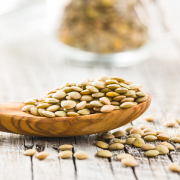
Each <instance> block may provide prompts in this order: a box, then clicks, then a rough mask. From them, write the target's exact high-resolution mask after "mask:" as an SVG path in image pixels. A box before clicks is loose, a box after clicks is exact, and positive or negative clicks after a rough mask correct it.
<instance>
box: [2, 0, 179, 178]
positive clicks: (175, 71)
mask: <svg viewBox="0 0 180 180" xmlns="http://www.w3.org/2000/svg"><path fill="white" fill-rule="evenodd" d="M34 8H37V10H38V11H34V12H35V13H34V14H32V13H30V12H29V11H28V10H27V9H22V10H20V11H18V12H16V13H14V14H13V15H12V14H7V15H4V16H3V17H1V18H0V27H1V28H0V98H1V102H12V101H23V100H26V99H28V98H30V97H39V96H41V94H42V93H44V92H46V91H48V90H50V89H52V88H54V87H58V86H60V85H62V84H64V83H65V82H69V81H77V80H80V79H82V77H83V78H89V77H90V78H97V77H99V76H101V75H110V76H113V75H117V76H121V77H124V78H126V79H128V80H131V81H133V82H134V83H139V84H142V85H143V87H144V89H145V90H146V91H147V92H149V93H150V94H151V95H152V105H151V107H150V108H149V110H148V111H147V112H146V114H152V115H154V116H156V118H157V120H156V122H155V123H146V122H144V120H143V118H142V117H140V118H139V119H137V120H135V121H134V122H133V123H132V125H133V126H139V125H141V124H142V123H144V124H148V125H149V126H151V127H153V128H155V129H156V130H162V129H165V130H166V131H168V132H169V133H170V134H171V135H172V134H173V133H174V132H176V131H178V128H179V126H178V125H177V126H176V127H175V128H164V127H163V126H162V124H163V122H165V121H167V120H171V119H173V118H174V117H176V116H180V52H179V46H178V43H177V41H167V42H163V43H162V44H157V45H156V47H155V48H154V53H153V55H152V57H151V59H150V60H149V61H146V62H144V63H142V64H139V65H137V66H133V67H129V68H115V67H102V66H99V67H97V66H95V67H86V68H84V67H76V66H74V65H73V66H72V65H71V64H68V63H67V62H66V63H65V62H64V61H63V59H64V57H63V56H62V52H61V50H60V48H59V46H58V43H57V42H54V40H53V38H52V37H51V36H49V35H47V34H44V33H43V31H42V25H43V27H44V25H45V18H44V12H45V10H44V9H43V8H44V3H43V1H39V3H37V4H36V7H34ZM23 13H24V14H26V16H23ZM12 19H14V21H12ZM127 126H129V125H127ZM127 126H126V127H127ZM121 129H125V127H122V128H121ZM95 141H96V135H90V136H81V137H70V138H40V137H30V136H23V135H16V134H8V133H3V132H1V133H0V179H3V180H14V179H16V180H24V179H26V180H42V179H43V180H58V179H62V180H86V179H87V180H115V179H121V180H123V179H124V180H145V179H148V180H154V179H158V180H161V179H162V180H169V179H172V180H179V179H180V176H179V174H178V173H173V172H170V171H169V170H168V169H167V164H168V163H170V162H177V163H180V150H175V151H174V152H170V153H169V154H167V155H159V156H158V157H156V158H147V157H146V156H145V154H144V151H142V150H141V149H140V148H134V147H133V146H130V145H125V148H124V149H123V150H121V151H114V152H113V157H112V158H108V159H106V158H99V157H97V156H96V153H97V151H98V150H100V149H99V148H97V147H96V146H94V145H93V144H94V142H95ZM65 143H68V144H72V145H73V146H74V148H73V152H76V151H78V150H83V151H86V152H88V153H89V154H90V156H89V158H88V159H87V160H84V161H82V160H76V159H73V158H70V159H65V160H63V159H59V158H58V151H59V149H58V147H59V145H61V144H65ZM153 144H160V141H156V142H153ZM175 146H176V147H177V146H178V144H175ZM28 148H35V149H37V150H38V151H43V150H45V151H47V152H49V153H50V156H49V157H48V158H47V159H45V160H43V161H39V160H38V159H36V158H35V157H32V158H31V157H26V156H23V151H24V150H26V149H28ZM122 152H128V153H130V154H132V155H134V156H135V158H136V159H137V160H138V162H139V165H138V166H137V167H135V168H130V167H125V166H123V165H122V164H121V163H120V161H118V160H117V159H116V155H117V154H118V153H122Z"/></svg>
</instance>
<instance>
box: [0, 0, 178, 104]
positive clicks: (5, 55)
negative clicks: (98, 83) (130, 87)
mask: <svg viewBox="0 0 180 180" xmlns="http://www.w3.org/2000/svg"><path fill="white" fill-rule="evenodd" d="M84 2H85V3H84ZM179 7H180V1H176V0H171V1H164V0H141V1H140V0H137V1H136V0H129V1H125V0H99V1H97V0H96V1H94V0H92V1H90V0H87V1H84V0H76V1H75V0H71V1H67V0H59V1H58V0H6V1H2V0H0V73H1V76H0V94H1V97H2V98H1V101H2V102H7V101H23V100H24V99H28V98H30V97H39V96H41V94H42V93H44V92H46V91H47V90H50V89H53V88H54V87H59V86H61V85H63V84H64V83H66V82H76V81H78V80H79V79H82V78H88V77H90V78H98V77H99V76H101V75H106V74H107V75H110V76H111V75H117V76H122V77H124V78H125V79H128V80H131V81H133V82H134V83H138V84H139V83H142V85H144V86H145V88H146V89H147V88H148V90H149V91H151V89H152V85H150V84H149V82H150V81H151V83H152V82H153V79H154V80H155V82H154V84H155V85H154V87H155V86H156V87H157V88H158V89H159V92H160V91H161V90H162V89H164V87H165V86H166V85H165V84H163V80H164V78H166V80H167V79H168V81H167V82H170V81H175V80H176V79H175V77H178V76H176V74H179V67H180V63H179V61H180V60H179V59H180V54H179V49H180V34H179V32H180V24H179V20H180V12H179ZM177 80H178V79H177ZM171 87H172V88H173V87H175V84H173V83H172V84H171ZM152 93H153V90H152ZM167 93H168V92H167ZM174 93H178V91H174Z"/></svg>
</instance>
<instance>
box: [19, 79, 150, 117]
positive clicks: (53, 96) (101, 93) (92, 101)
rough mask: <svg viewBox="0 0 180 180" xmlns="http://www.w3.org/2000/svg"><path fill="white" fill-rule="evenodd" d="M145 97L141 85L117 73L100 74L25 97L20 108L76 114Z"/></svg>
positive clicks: (125, 105)
mask: <svg viewBox="0 0 180 180" xmlns="http://www.w3.org/2000/svg"><path fill="white" fill-rule="evenodd" d="M147 99H148V95H147V93H146V92H145V91H144V90H143V89H142V86H141V85H139V84H133V83H132V82H131V81H126V80H125V79H123V78H120V77H112V78H111V77H109V76H102V77H100V78H99V79H84V80H82V81H80V82H78V83H67V84H66V85H65V86H62V87H60V88H56V89H54V90H51V91H50V92H48V93H47V94H46V95H45V96H43V97H40V98H33V99H29V100H27V101H25V102H24V103H25V104H26V105H25V106H24V107H23V108H22V111H24V112H27V113H31V114H32V115H34V116H44V117H49V118H51V117H55V116H56V117H66V116H80V115H88V114H95V113H109V112H111V111H114V110H118V109H125V108H130V107H132V106H135V105H137V104H139V103H142V102H144V101H146V100H147Z"/></svg>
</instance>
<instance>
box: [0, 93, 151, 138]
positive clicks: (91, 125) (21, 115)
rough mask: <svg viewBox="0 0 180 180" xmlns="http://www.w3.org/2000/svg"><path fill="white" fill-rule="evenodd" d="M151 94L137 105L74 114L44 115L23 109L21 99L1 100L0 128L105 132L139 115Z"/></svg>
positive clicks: (49, 133) (59, 133)
mask: <svg viewBox="0 0 180 180" xmlns="http://www.w3.org/2000/svg"><path fill="white" fill-rule="evenodd" d="M150 103H151V96H150V95H148V99H147V100H146V101H145V102H143V103H140V104H138V105H136V106H133V107H131V108H128V109H120V110H115V111H112V112H110V113H97V114H90V115H86V116H76V117H55V118H47V117H40V116H33V115H31V114H28V113H25V112H22V111H21V109H22V107H23V106H24V105H25V104H24V103H22V102H17V103H16V102H15V103H1V104H0V131H3V132H9V133H16V134H23V135H30V136H44V137H68V136H80V135H88V134H94V133H101V132H106V131H109V130H112V129H115V128H118V127H121V126H124V125H125V124H128V123H130V122H132V121H133V120H135V119H136V118H138V117H139V116H140V115H142V114H143V113H144V112H145V111H146V110H147V109H148V107H149V105H150Z"/></svg>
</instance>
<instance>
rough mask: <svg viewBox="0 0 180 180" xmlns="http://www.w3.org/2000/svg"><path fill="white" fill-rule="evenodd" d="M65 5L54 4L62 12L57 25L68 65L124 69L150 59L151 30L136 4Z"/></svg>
mask: <svg viewBox="0 0 180 180" xmlns="http://www.w3.org/2000/svg"><path fill="white" fill-rule="evenodd" d="M64 2H65V1H63V0H61V3H60V2H58V3H59V5H58V4H57V1H56V3H55V2H54V5H56V9H57V12H59V13H57V12H56V15H55V16H56V17H55V21H54V22H55V25H56V28H55V29H56V36H57V38H58V39H59V41H60V42H61V47H62V48H63V49H64V51H65V52H66V53H65V55H66V59H67V60H68V61H70V62H72V63H73V62H74V63H75V64H77V63H79V64H80V65H92V64H106V65H115V66H120V67H122V66H130V65H134V64H137V63H138V62H141V61H143V60H145V59H147V58H148V57H149V56H150V47H151V42H150V41H149V39H148V35H147V27H146V26H145V25H144V24H143V23H142V22H141V21H140V19H139V17H138V15H137V14H136V11H135V6H136V3H137V2H136V0H70V1H68V3H67V4H64ZM62 3H63V5H62ZM58 7H60V8H58ZM53 10H54V11H55V9H54V8H53Z"/></svg>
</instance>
